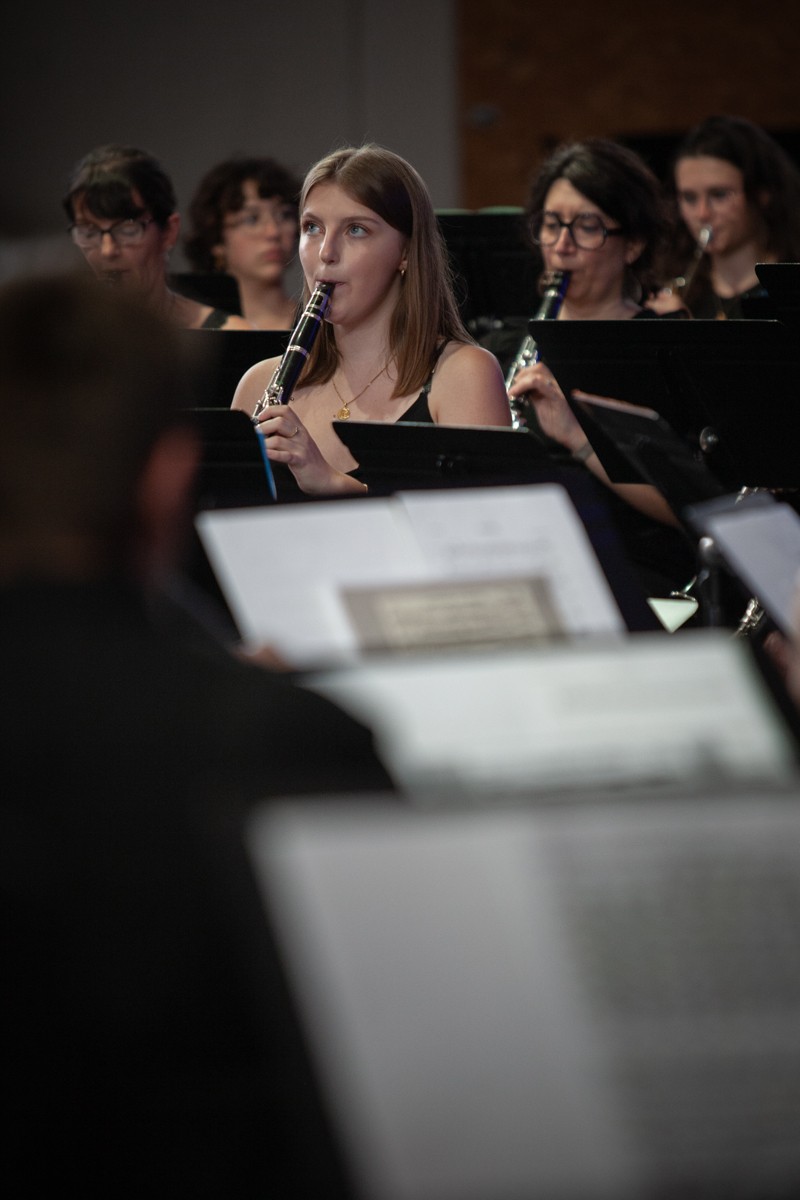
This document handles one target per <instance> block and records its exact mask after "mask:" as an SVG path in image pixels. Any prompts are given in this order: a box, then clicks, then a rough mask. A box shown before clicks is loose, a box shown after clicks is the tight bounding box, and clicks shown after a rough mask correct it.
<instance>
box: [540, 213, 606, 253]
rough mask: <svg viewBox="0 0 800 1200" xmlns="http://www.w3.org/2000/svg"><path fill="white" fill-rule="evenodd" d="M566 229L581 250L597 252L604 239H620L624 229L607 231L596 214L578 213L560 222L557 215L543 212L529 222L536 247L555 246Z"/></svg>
mask: <svg viewBox="0 0 800 1200" xmlns="http://www.w3.org/2000/svg"><path fill="white" fill-rule="evenodd" d="M562 229H566V230H567V231H568V232H569V236H570V237H571V238H572V240H573V242H574V243H575V245H576V246H577V247H578V248H579V249H581V250H599V249H600V247H601V246H602V245H603V244H604V243H605V240H606V238H610V237H622V236H623V235H624V233H625V230H624V229H621V228H620V227H619V226H618V227H617V228H616V229H609V228H608V226H607V225H605V224H604V223H603V221H602V220H601V219H600V217H598V216H597V214H596V213H578V215H577V217H573V218H572V220H571V221H562V220H561V217H560V216H559V215H558V213H554V212H543V213H539V214H538V216H535V217H534V218H533V220H532V221H531V236H532V237H533V240H534V242H535V243H536V245H537V246H555V244H556V242H557V241H558V239H559V238H560V237H561V230H562Z"/></svg>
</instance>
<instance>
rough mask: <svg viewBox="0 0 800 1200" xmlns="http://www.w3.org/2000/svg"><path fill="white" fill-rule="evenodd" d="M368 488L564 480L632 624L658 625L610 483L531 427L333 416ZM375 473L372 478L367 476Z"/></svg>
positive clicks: (639, 626)
mask: <svg viewBox="0 0 800 1200" xmlns="http://www.w3.org/2000/svg"><path fill="white" fill-rule="evenodd" d="M333 427H334V429H335V430H336V433H337V434H338V436H339V437H340V438H341V440H342V441H343V442H344V444H345V445H346V446H347V447H348V449H349V450H350V452H351V454H352V455H353V456H354V458H356V459H357V461H358V462H359V465H360V466H359V478H361V479H362V480H364V481H365V482H368V486H369V487H370V491H371V492H373V493H376V494H390V493H391V492H393V491H411V490H414V489H416V488H441V487H483V486H486V487H492V486H496V485H498V484H502V485H505V484H508V485H514V484H530V483H558V484H560V485H561V486H562V487H564V488H565V489H566V491H567V492H568V493H569V496H570V499H571V500H572V503H573V504H574V506H575V508H576V510H577V512H578V515H579V516H580V518H581V521H582V522H583V524H584V527H585V529H586V533H587V535H588V537H589V540H590V542H591V543H592V546H593V548H594V551H595V554H596V555H597V557H598V559H599V561H600V565H601V566H602V568H603V571H604V572H605V574H606V577H607V579H608V581H609V584H610V586H611V588H612V591H613V592H614V596H615V599H616V602H617V605H618V607H619V609H620V612H621V613H622V616H623V619H624V620H625V623H626V625H627V626H628V629H630V630H647V629H657V628H660V626H659V623H658V622H657V621H656V619H655V617H654V615H653V613H652V611H651V609H650V608H649V607H648V605H647V602H646V600H645V597H644V593H643V591H642V587H641V585H640V583H639V580H638V578H637V577H636V576H635V575H634V573H633V568H632V567H631V565H630V563H629V561H628V558H627V555H626V553H625V550H624V549H623V544H622V542H621V540H620V535H619V533H618V532H617V528H616V524H615V522H614V520H613V518H612V515H611V513H610V512H609V508H608V497H607V493H606V489H605V488H603V486H602V485H601V484H600V483H598V482H597V480H596V479H595V478H594V477H593V476H592V475H591V474H590V473H589V472H588V471H585V470H583V468H582V467H580V466H578V465H577V464H575V463H574V462H573V460H572V459H571V457H570V456H569V455H568V454H566V452H565V455H564V458H563V459H561V460H559V459H557V458H555V457H554V456H553V455H552V453H551V452H550V451H549V450H547V449H545V448H544V447H543V446H542V444H541V442H539V441H538V440H537V438H536V437H535V436H534V435H533V434H530V433H525V432H522V431H520V430H513V429H505V428H495V427H483V428H479V427H466V426H463V427H462V426H451V425H427V424H423V423H421V422H420V423H415V422H398V423H397V424H395V425H389V424H384V423H382V422H377V421H375V422H373V421H334V422H333ZM369 481H372V482H369Z"/></svg>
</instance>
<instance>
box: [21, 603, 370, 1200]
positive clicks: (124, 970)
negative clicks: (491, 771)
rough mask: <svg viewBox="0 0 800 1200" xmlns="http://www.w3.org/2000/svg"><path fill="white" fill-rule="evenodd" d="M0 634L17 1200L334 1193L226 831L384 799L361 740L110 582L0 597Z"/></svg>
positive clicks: (309, 1081) (324, 709) (256, 909)
mask: <svg viewBox="0 0 800 1200" xmlns="http://www.w3.org/2000/svg"><path fill="white" fill-rule="evenodd" d="M0 644H1V645H2V673H0V696H2V711H3V714H4V720H3V726H2V735H0V747H1V752H0V761H2V772H3V780H2V790H1V791H0V859H1V860H2V884H1V885H0V886H1V887H2V894H3V914H4V925H5V930H4V933H5V937H4V947H5V962H4V972H3V974H4V979H5V992H6V997H5V1000H6V1003H5V1005H4V1007H5V1021H4V1035H3V1041H4V1045H3V1064H4V1078H5V1085H6V1101H7V1102H6V1111H7V1112H10V1113H11V1114H12V1115H11V1119H10V1122H8V1124H7V1143H6V1144H7V1145H8V1146H9V1148H10V1151H11V1176H12V1178H14V1179H15V1181H17V1182H15V1186H14V1194H15V1196H17V1195H18V1196H28V1195H30V1196H33V1195H37V1196H38V1195H56V1194H59V1195H60V1194H62V1193H66V1192H68V1191H70V1190H72V1189H73V1188H74V1189H75V1190H77V1192H78V1194H80V1195H81V1196H84V1197H87V1196H88V1197H94V1196H97V1197H100V1196H102V1197H109V1196H114V1197H129V1196H130V1197H140V1196H141V1197H144V1196H150V1195H152V1194H159V1193H163V1194H165V1195H172V1196H187V1197H188V1196H191V1197H198V1196H209V1197H210V1196H214V1197H219V1196H236V1197H249V1196H259V1197H271V1196H276V1197H281V1198H283V1197H301V1196H302V1197H307V1196H311V1195H316V1196H322V1195H324V1196H326V1197H328V1196H331V1197H338V1196H342V1195H345V1194H346V1186H345V1180H344V1175H343V1172H342V1169H341V1165H340V1162H339V1159H338V1155H337V1151H336V1150H335V1147H334V1144H333V1140H332V1138H331V1137H330V1136H329V1133H328V1127H327V1122H326V1120H325V1119H324V1116H323V1113H322V1111H321V1107H320V1103H319V1100H318V1097H317V1092H316V1088H315V1085H314V1080H313V1078H312V1075H311V1071H310V1068H309V1065H308V1062H307V1059H306V1056H305V1052H304V1048H303V1044H302V1038H301V1034H300V1031H299V1028H298V1026H297V1024H296V1020H295V1016H294V1013H293V1010H292V1006H291V1004H290V1002H289V999H288V996H287V994H286V991H285V985H284V981H283V976H282V971H281V967H280V963H279V961H278V957H277V953H276V951H275V948H274V945H273V943H272V939H271V937H270V934H269V931H268V928H267V924H266V919H265V917H264V913H263V910H262V907H261V904H260V901H259V899H258V897H257V895H256V890H255V885H254V883H253V881H252V878H251V875H250V871H249V868H248V864H247V862H246V859H245V855H244V851H243V848H242V842H241V830H242V822H243V818H244V816H245V814H246V811H247V807H248V805H249V804H250V803H251V802H254V801H256V800H260V799H262V798H263V797H264V796H268V795H284V794H289V793H303V792H313V793H322V792H337V791H340V792H344V791H347V792H350V791H358V790H369V791H371V790H386V789H387V788H389V787H390V783H389V780H388V777H387V775H386V773H385V771H384V770H383V767H382V766H381V764H380V763H379V761H378V759H377V758H376V756H375V753H374V750H373V746H372V739H371V736H370V734H369V733H368V732H367V731H366V730H365V729H364V728H362V727H361V726H360V725H358V724H357V723H356V722H355V721H353V720H351V719H350V718H349V717H347V716H346V715H344V714H343V713H341V712H340V711H339V710H338V709H337V708H335V707H334V706H333V705H332V704H330V703H329V702H327V701H326V700H324V699H322V698H320V697H317V696H314V695H312V694H310V693H307V692H304V691H302V690H301V689H300V688H298V687H295V686H293V685H292V684H291V682H290V681H289V680H288V679H286V678H283V677H282V676H280V675H273V674H270V673H268V672H266V671H264V670H262V669H260V668H257V667H251V666H248V665H245V664H240V663H239V662H238V661H237V660H235V659H233V658H228V657H226V655H225V654H223V653H222V652H220V651H219V649H218V648H216V647H212V645H211V644H210V643H209V646H208V649H206V646H205V645H204V643H203V640H202V639H198V640H197V643H196V644H195V643H193V642H188V641H187V642H186V643H185V644H184V642H183V640H182V639H181V638H180V637H178V636H176V635H175V633H174V631H171V632H170V633H169V634H167V633H166V632H162V631H160V630H158V629H157V628H156V627H154V625H153V624H152V622H151V621H150V619H149V617H148V614H147V612H146V610H145V606H144V604H143V603H142V600H141V597H139V596H138V595H137V594H136V593H135V592H134V591H133V590H129V589H127V588H126V587H124V586H123V585H120V584H117V583H102V584H97V585H76V586H66V585H65V586H44V585H32V586H29V587H17V588H14V589H9V590H7V591H5V592H0ZM8 1126H10V1127H8Z"/></svg>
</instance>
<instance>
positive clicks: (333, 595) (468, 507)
mask: <svg viewBox="0 0 800 1200" xmlns="http://www.w3.org/2000/svg"><path fill="white" fill-rule="evenodd" d="M197 527H198V531H199V534H200V537H201V539H202V541H203V543H204V546H205V549H206V552H207V554H208V556H209V559H210V561H211V564H212V566H213V568H214V571H215V573H216V575H217V578H218V580H219V582H220V585H221V587H222V589H223V592H224V593H225V596H226V599H227V601H228V604H229V606H230V608H231V611H232V613H233V615H234V618H235V619H236V621H237V624H238V625H239V628H240V630H241V632H242V635H243V638H244V640H245V642H246V643H247V644H248V645H249V646H258V645H263V644H265V643H266V644H270V645H272V646H274V647H276V648H277V649H278V650H279V651H280V652H281V653H283V654H284V655H285V657H286V658H287V659H288V661H289V662H291V663H292V664H293V665H296V666H298V667H304V666H315V665H318V664H320V663H327V662H335V661H347V660H353V659H356V658H358V657H359V655H360V654H361V653H362V651H363V649H364V647H365V645H367V644H369V637H374V635H375V628H376V611H375V604H373V606H372V612H371V614H370V619H369V622H368V623H369V626H370V631H369V637H368V636H367V632H366V631H365V630H362V629H359V627H358V618H357V610H358V608H359V606H358V604H356V605H355V606H354V605H353V604H352V603H351V602H350V600H351V598H352V595H353V593H355V592H357V591H358V590H359V589H361V590H363V589H371V590H372V591H373V593H375V594H376V596H378V597H379V598H380V603H381V606H382V608H383V610H384V611H385V610H386V609H387V607H388V608H389V609H390V610H391V614H390V615H391V622H384V628H383V631H382V633H381V636H382V637H383V643H382V644H383V645H384V646H385V647H386V648H390V647H391V636H390V634H389V633H388V632H387V629H388V627H389V624H391V623H393V625H394V626H395V627H396V626H397V625H398V622H399V621H400V617H402V621H403V622H405V627H406V633H404V645H406V646H408V644H409V642H408V636H407V629H408V626H409V621H410V620H411V617H412V616H413V612H412V607H411V605H412V603H413V601H414V597H413V596H412V595H410V593H409V592H408V589H409V587H410V586H412V585H416V586H417V587H419V588H420V591H419V594H418V612H419V615H420V631H421V638H420V641H421V644H423V645H424V644H428V643H429V642H430V640H431V634H430V627H431V623H433V624H436V623H437V621H438V623H439V625H440V626H443V625H444V623H445V622H444V620H443V619H442V617H441V615H439V616H437V614H436V612H435V606H436V605H437V604H444V603H449V605H450V614H451V616H453V614H457V612H458V611H459V610H461V611H462V612H463V613H464V619H465V621H466V625H465V631H466V630H469V636H465V641H468V642H469V641H474V640H475V625H476V622H477V621H478V619H479V618H480V620H481V621H482V622H483V625H484V633H483V637H484V640H485V641H487V642H489V643H491V642H494V641H503V640H509V637H510V627H511V626H512V625H514V622H513V621H509V620H508V619H506V620H505V621H504V613H505V614H506V615H507V614H509V613H511V612H513V613H514V614H515V621H516V622H517V625H516V626H515V627H514V630H513V633H514V637H513V639H511V640H518V639H519V638H520V637H521V636H522V635H523V633H524V630H522V629H521V628H520V627H519V615H520V613H521V612H522V610H523V609H522V605H521V601H520V595H519V588H518V583H519V581H521V580H524V581H527V583H528V591H527V595H526V598H525V600H526V602H527V603H528V604H529V609H530V636H531V637H532V638H533V637H535V636H536V631H537V630H539V628H540V625H541V626H542V627H544V626H546V629H545V632H546V633H547V634H548V635H549V636H552V635H553V634H559V635H562V636H563V635H566V636H575V635H582V634H588V633H592V634H600V633H603V634H610V635H614V634H616V635H619V634H622V633H624V632H625V625H624V622H623V620H622V617H621V615H620V612H619V609H618V608H617V605H616V603H615V600H614V597H613V593H612V591H611V588H610V586H609V584H608V582H607V580H606V578H605V575H604V573H603V571H602V568H601V566H600V564H599V562H598V560H597V557H596V555H595V553H594V551H593V549H592V546H591V543H590V541H589V539H588V536H587V535H586V532H585V529H584V527H583V524H582V522H581V520H580V518H579V516H578V514H577V512H576V510H575V508H574V506H573V505H572V503H571V501H570V500H569V497H568V496H567V493H566V492H565V491H564V489H563V488H560V487H558V486H557V485H530V486H522V487H509V488H491V489H488V488H481V489H472V488H470V489H463V490H461V489H457V490H452V491H451V490H443V491H436V492H413V493H405V494H401V495H399V496H394V497H391V498H389V499H372V498H370V499H361V498H357V499H356V500H353V501H351V502H342V501H319V502H316V503H314V504H309V505H286V506H280V505H279V506H272V507H269V508H264V509H246V510H217V511H213V512H206V513H202V514H201V515H200V516H199V517H198V519H197ZM455 581H458V582H459V584H460V586H461V587H462V588H463V589H464V593H465V595H464V602H463V603H454V601H455V600H456V599H457V598H456V597H455V596H454V594H453V592H452V591H451V592H450V594H449V596H448V595H447V594H446V592H444V591H441V589H439V590H440V596H438V597H437V588H436V587H433V586H428V587H427V590H426V588H425V586H424V585H441V584H443V583H445V582H450V583H453V582H455ZM503 582H506V583H507V585H508V587H507V589H506V592H505V594H504V595H503V594H498V592H497V590H496V591H495V593H494V599H493V600H492V602H491V603H490V602H489V601H488V599H487V592H486V585H487V584H489V583H494V584H495V585H496V587H499V586H500V585H501V584H502V583H503ZM393 589H394V592H393ZM470 589H471V596H468V595H467V593H468V591H469V590H470ZM467 601H469V604H467ZM376 603H377V601H376ZM361 608H362V610H363V604H362V606H361ZM548 613H549V614H550V615H549V616H547V615H546V614H548ZM543 614H545V615H543ZM423 615H424V616H425V619H426V623H427V629H426V630H424V631H423V629H422V625H423V621H422V617H423ZM378 624H380V622H378ZM423 633H424V636H423ZM454 640H456V641H457V640H458V639H457V638H455V639H454Z"/></svg>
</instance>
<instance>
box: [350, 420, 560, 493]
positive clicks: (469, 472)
mask: <svg viewBox="0 0 800 1200" xmlns="http://www.w3.org/2000/svg"><path fill="white" fill-rule="evenodd" d="M333 428H334V431H335V433H336V435H337V437H338V438H339V440H340V441H342V442H344V444H345V446H347V448H348V450H349V451H350V453H351V454H352V455H353V458H354V459H355V460H356V462H357V463H358V464H359V478H360V479H362V480H363V481H364V483H366V484H367V485H368V486H369V488H370V490H371V491H377V492H392V491H396V490H397V488H399V487H402V488H405V487H414V486H427V487H441V486H443V485H446V484H448V483H459V482H462V483H471V484H480V483H535V482H539V480H540V477H541V472H542V471H543V470H544V471H545V472H546V471H548V470H551V469H552V465H553V454H552V453H551V451H550V450H549V449H547V448H546V447H545V446H544V445H543V443H542V442H541V441H540V440H539V439H538V438H537V437H536V435H535V434H532V433H528V432H524V431H522V430H514V429H507V428H504V427H495V426H484V427H475V426H453V425H432V424H429V423H427V422H415V421H398V422H396V423H395V424H388V423H386V422H382V421H334V422H333ZM563 460H564V462H565V463H566V464H567V465H571V460H570V456H569V455H568V454H567V453H566V451H565V452H564V454H563Z"/></svg>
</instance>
